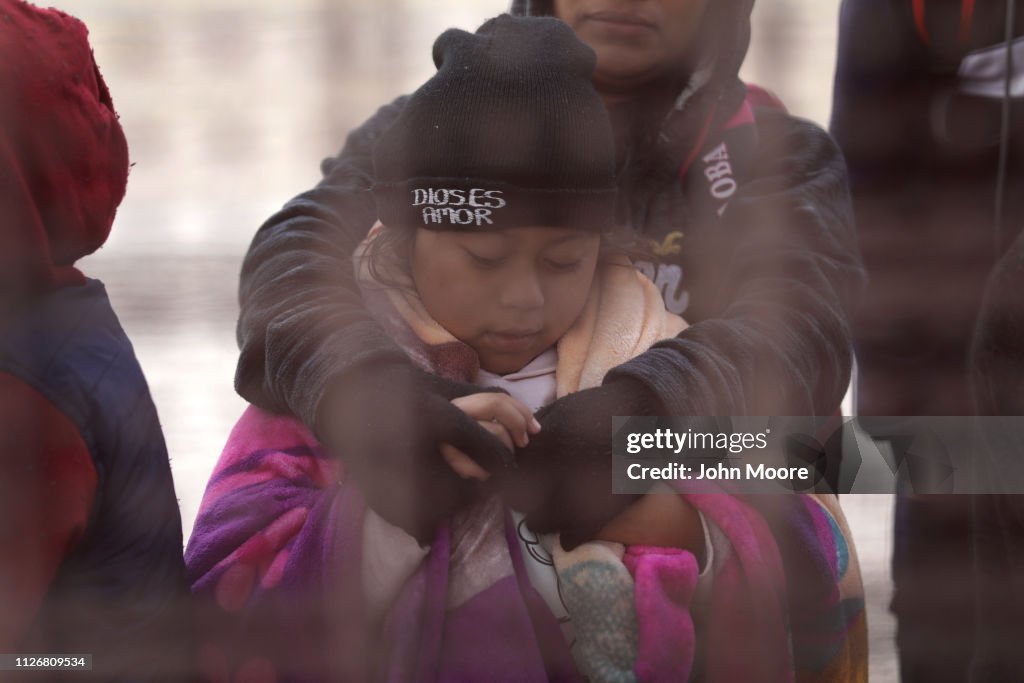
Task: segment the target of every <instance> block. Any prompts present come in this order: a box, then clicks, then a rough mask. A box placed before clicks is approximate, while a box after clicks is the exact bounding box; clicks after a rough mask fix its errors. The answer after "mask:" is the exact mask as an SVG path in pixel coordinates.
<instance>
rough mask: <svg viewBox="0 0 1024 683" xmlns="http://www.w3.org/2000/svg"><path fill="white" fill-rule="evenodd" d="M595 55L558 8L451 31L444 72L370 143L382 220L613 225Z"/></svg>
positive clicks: (443, 224) (598, 228) (611, 152)
mask: <svg viewBox="0 0 1024 683" xmlns="http://www.w3.org/2000/svg"><path fill="white" fill-rule="evenodd" d="M595 62H596V58H595V55H594V53H593V51H592V50H591V49H590V48H589V47H587V46H586V45H584V44H583V43H582V42H580V41H579V39H578V38H577V37H576V35H575V34H574V33H573V31H572V29H571V28H569V26H568V25H566V24H565V23H564V22H562V21H559V20H557V19H553V18H550V17H513V16H510V15H507V14H503V15H501V16H499V17H497V18H495V19H491V20H490V21H488V22H487V23H485V24H484V25H483V26H481V27H480V28H479V29H478V30H477V32H476V33H475V34H471V33H467V32H465V31H461V30H457V29H449V30H448V31H445V32H444V33H443V34H442V35H441V37H439V38H438V39H437V42H435V43H434V63H435V64H436V65H437V73H436V74H435V75H434V76H433V78H431V79H430V80H429V81H427V82H426V83H425V84H424V85H423V86H422V87H421V88H420V89H419V90H417V91H416V92H414V93H413V94H412V95H411V96H410V98H409V100H408V101H407V103H406V105H405V108H404V110H403V111H402V113H401V114H400V115H399V117H398V118H397V119H396V120H395V123H394V124H393V125H392V126H391V127H390V128H388V129H387V130H386V131H385V132H384V133H383V135H382V136H381V138H380V140H379V141H378V143H377V146H376V148H375V150H374V169H375V172H376V183H375V184H374V188H373V191H374V196H375V198H376V200H377V211H378V217H379V218H380V220H381V222H382V223H384V225H386V226H388V227H392V228H394V227H404V228H428V229H432V230H463V231H479V230H501V229H505V228H515V227H565V228H575V229H580V230H587V231H592V232H609V231H611V230H612V228H613V219H614V215H615V149H614V140H613V136H612V129H611V123H610V122H609V120H608V114H607V111H606V110H605V106H604V103H603V101H602V100H601V97H600V96H599V95H598V94H597V91H596V90H595V89H594V86H593V85H592V83H591V75H592V73H593V70H594V64H595Z"/></svg>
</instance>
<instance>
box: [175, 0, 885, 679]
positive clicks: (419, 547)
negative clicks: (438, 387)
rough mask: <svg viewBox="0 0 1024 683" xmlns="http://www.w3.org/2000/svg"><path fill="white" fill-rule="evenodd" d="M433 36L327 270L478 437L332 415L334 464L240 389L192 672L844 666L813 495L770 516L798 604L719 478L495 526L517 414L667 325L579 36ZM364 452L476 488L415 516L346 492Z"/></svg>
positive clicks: (838, 604)
mask: <svg viewBox="0 0 1024 683" xmlns="http://www.w3.org/2000/svg"><path fill="white" fill-rule="evenodd" d="M434 57H435V61H436V63H437V66H438V71H437V74H436V75H435V76H434V77H433V78H431V79H430V80H429V81H428V82H427V83H426V84H424V86H422V87H421V88H420V89H418V90H417V91H416V92H415V93H413V94H412V95H411V96H410V97H409V99H408V101H407V102H406V103H405V106H404V107H403V110H402V113H401V114H400V115H399V116H398V117H397V118H396V119H395V121H394V123H393V124H392V125H391V126H390V127H389V128H387V129H386V130H385V131H384V132H383V133H382V134H381V136H380V138H379V139H378V141H377V143H376V145H375V147H374V151H373V167H374V179H375V180H374V184H373V195H374V198H375V205H376V214H377V216H378V217H379V219H380V221H381V223H380V224H379V225H378V226H377V227H375V228H374V229H373V230H371V231H370V234H369V236H368V237H367V239H366V240H364V242H363V244H362V245H361V246H360V247H359V248H358V249H357V250H356V253H355V256H354V267H355V271H356V277H357V281H358V283H359V285H360V287H361V288H362V293H363V298H364V300H365V301H366V303H367V306H368V308H369V310H370V312H371V314H372V315H374V318H375V320H377V321H378V322H379V324H380V325H381V327H382V329H383V330H385V332H386V333H387V334H388V335H389V336H390V337H391V338H392V339H393V340H394V342H395V343H396V344H398V345H399V346H400V347H401V348H402V349H403V350H404V351H405V352H407V353H409V355H410V356H411V357H412V358H413V359H414V360H415V362H416V364H417V366H418V367H420V368H422V369H423V370H424V371H425V372H427V373H429V375H427V377H429V378H435V377H438V378H443V379H444V380H445V381H446V382H447V383H448V384H449V386H457V385H461V386H462V387H463V391H462V392H461V393H464V394H465V395H463V396H459V397H456V398H454V399H452V400H451V402H450V404H451V405H452V406H454V407H455V408H456V409H457V411H461V412H462V413H464V414H463V415H459V414H458V412H456V413H455V415H456V418H457V419H458V421H459V423H461V424H460V425H458V426H459V427H460V428H462V429H465V430H470V428H472V427H474V425H475V424H479V425H480V427H482V428H483V429H484V430H486V431H487V432H489V433H491V434H493V435H494V436H496V437H497V438H496V439H492V440H491V441H492V444H491V445H490V446H489V452H488V459H487V460H481V462H476V461H474V460H473V459H471V458H469V457H468V456H467V455H466V454H465V453H463V452H461V451H460V450H459V449H457V448H455V447H453V446H452V445H450V444H442V446H441V455H442V457H441V458H438V459H437V460H436V461H429V460H423V461H411V460H410V459H409V458H408V457H407V454H402V453H390V452H379V453H377V454H376V458H375V459H374V460H372V461H370V462H360V461H358V460H355V461H352V460H350V459H348V458H347V457H346V453H345V449H346V448H347V447H348V446H349V445H350V444H351V445H358V440H359V439H361V438H363V437H362V436H361V434H360V433H359V432H358V431H356V432H355V433H353V434H352V435H348V436H346V435H344V434H339V435H338V438H339V440H340V441H341V446H340V449H341V450H339V451H337V453H338V455H339V456H340V459H341V463H343V464H342V465H340V466H339V463H338V460H336V459H334V458H332V457H330V456H329V454H328V453H327V452H326V451H325V450H324V449H323V448H322V446H321V445H320V443H319V442H317V440H316V439H315V438H314V437H313V435H312V434H310V433H309V431H308V430H307V429H306V428H305V427H303V426H302V424H301V423H300V422H299V421H298V420H297V419H296V418H294V417H285V416H278V415H273V414H271V413H268V412H265V411H263V410H260V409H257V408H255V407H250V408H249V409H248V410H247V411H246V413H245V414H244V415H243V417H242V418H241V420H240V421H239V423H238V424H237V425H236V427H235V430H234V431H233V433H232V435H231V437H230V439H229V442H228V444H227V446H226V447H225V449H224V452H223V454H222V456H221V459H220V461H219V462H218V464H217V466H216V468H215V471H214V474H213V476H212V478H211V482H210V485H209V487H208V489H207V493H206V496H205V497H204V500H203V504H202V508H201V512H200V515H199V519H198V520H197V524H196V528H195V531H194V533H193V537H192V539H191V540H190V542H189V550H188V553H187V558H188V564H189V573H190V580H191V581H192V583H193V587H194V590H195V591H196V594H197V596H198V597H199V598H200V600H201V601H202V605H203V618H202V620H201V624H202V629H203V633H204V643H203V652H204V656H203V662H204V668H205V669H206V672H207V675H208V676H210V677H211V678H213V679H216V678H226V677H230V676H233V675H235V674H236V672H237V675H238V676H240V677H243V678H244V677H245V675H253V673H252V672H255V671H260V672H262V674H263V675H264V676H268V677H271V676H272V677H280V678H285V679H290V678H291V677H293V676H295V677H299V678H302V679H303V680H308V679H313V680H327V679H335V678H341V679H346V678H347V679H352V680H369V679H376V678H378V677H379V678H380V679H387V680H396V679H400V680H406V679H411V678H419V677H420V676H421V675H424V674H427V673H429V674H431V675H439V676H440V677H441V678H445V679H452V680H513V679H514V680H537V681H541V680H579V679H580V677H582V678H583V679H584V680H590V681H595V682H596V681H613V680H624V679H625V680H628V679H629V678H631V677H633V676H634V675H635V676H638V677H640V678H643V679H646V680H690V679H699V680H712V681H713V680H720V681H731V680H754V679H757V680H762V681H788V680H792V679H793V677H794V675H797V676H799V677H800V679H801V680H807V681H812V680H813V681H856V680H863V679H864V676H865V664H866V656H865V655H866V650H865V646H864V639H865V632H864V621H863V617H862V613H863V599H862V588H861V586H860V579H859V570H858V567H857V562H856V556H855V553H854V552H853V550H852V547H851V546H850V542H849V532H848V529H846V525H845V521H844V519H843V516H842V513H841V511H840V510H839V507H838V504H837V501H836V498H835V497H834V496H821V497H812V496H806V497H800V500H799V501H798V505H799V508H798V509H797V511H796V512H794V513H793V514H792V516H791V517H789V518H785V519H783V518H778V519H775V520H773V521H774V522H775V524H776V527H778V526H779V525H782V524H790V523H792V524H793V525H794V527H796V528H797V531H798V532H799V525H800V524H801V523H803V522H804V521H806V520H810V521H812V522H813V524H814V525H815V531H814V532H813V533H812V534H811V535H809V536H803V537H802V540H803V545H802V549H803V550H802V552H803V555H802V558H801V562H802V563H803V564H804V565H805V566H813V567H814V568H815V570H816V571H817V572H820V573H819V574H816V576H815V578H814V579H812V582H813V583H814V591H813V595H814V596H815V601H814V602H813V603H809V602H805V603H802V604H801V605H800V606H799V607H800V611H799V612H794V613H789V612H787V607H788V606H787V604H786V599H785V597H784V596H785V594H786V588H785V586H786V584H787V579H788V578H790V577H786V576H785V575H784V574H783V568H782V563H781V561H780V558H779V554H778V553H779V550H778V547H777V545H776V542H775V539H774V538H773V537H772V535H771V531H770V530H769V528H768V526H767V525H766V524H765V520H764V519H762V518H761V517H759V516H758V515H757V512H756V511H755V509H754V507H752V506H751V505H749V504H748V503H747V502H745V501H743V500H742V499H741V498H739V497H733V496H728V495H698V492H697V491H690V490H688V489H687V487H685V485H681V486H680V488H679V489H677V490H676V491H673V490H672V489H668V490H667V491H666V492H665V495H650V496H645V497H639V498H638V497H635V496H634V497H627V498H630V500H631V501H633V504H632V505H630V507H628V508H626V509H625V510H624V511H623V512H622V513H620V514H619V515H618V516H616V517H615V518H613V519H612V520H611V521H609V522H608V523H607V524H605V525H604V526H603V527H602V528H601V529H600V530H598V531H597V532H596V535H597V537H598V538H599V539H600V540H599V541H595V542H586V543H582V544H580V543H576V544H573V543H571V542H570V543H568V544H567V543H565V542H561V541H560V539H559V538H558V536H550V535H545V534H539V535H538V534H535V533H533V532H532V531H531V530H530V529H529V528H528V525H524V524H521V523H518V524H516V523H515V521H516V520H521V518H522V516H521V515H518V514H517V513H512V514H511V515H510V514H509V512H508V511H507V510H506V508H505V507H504V506H503V505H501V501H500V499H499V498H497V497H495V496H494V495H493V492H494V491H495V490H496V489H495V488H494V487H489V486H487V485H486V484H481V483H480V482H488V483H491V482H496V483H497V489H498V490H500V489H501V487H502V479H503V478H504V477H506V476H508V471H507V469H506V466H505V465H504V464H503V462H502V458H503V457H504V458H506V459H507V458H509V457H510V456H511V455H512V449H513V447H515V446H519V447H525V446H527V445H528V444H529V442H530V441H531V440H533V439H536V438H539V437H540V436H541V435H542V434H543V428H542V427H541V425H540V423H538V422H537V421H536V419H535V418H534V417H533V413H534V412H535V411H538V410H542V409H543V408H544V406H547V405H549V404H552V403H553V402H554V401H555V400H556V396H567V395H572V394H573V393H575V392H577V391H578V390H581V389H582V390H586V388H588V387H592V386H594V385H596V384H598V383H599V382H600V381H601V379H602V378H603V377H604V376H605V373H606V372H607V370H608V369H609V368H611V367H614V366H617V365H619V364H621V363H622V362H624V361H627V360H629V359H630V358H631V357H633V356H635V355H637V354H639V353H643V352H644V351H646V350H647V348H648V347H649V346H650V345H651V344H653V343H654V342H656V341H658V340H660V339H663V338H668V337H671V336H673V335H675V334H677V333H679V332H680V331H682V330H683V329H684V328H685V323H684V321H683V320H682V318H680V317H679V316H677V315H674V314H672V313H669V312H668V311H667V310H666V308H665V303H664V301H663V299H662V295H661V293H660V292H659V291H658V289H657V288H656V287H655V285H654V283H652V282H651V281H650V280H649V279H647V278H645V277H644V276H643V275H642V274H641V273H639V272H638V271H637V270H636V269H635V268H633V267H632V265H631V263H630V261H629V260H628V259H627V258H626V257H625V255H624V254H623V253H622V249H617V248H616V247H615V246H614V238H613V231H614V228H615V222H616V221H615V215H614V213H615V212H614V207H615V198H616V194H617V192H616V184H615V180H616V178H615V146H614V138H613V135H612V129H611V123H610V121H609V119H608V115H607V112H606V109H605V106H604V103H603V102H602V99H601V98H600V96H599V95H598V93H597V91H596V90H595V89H594V87H593V84H592V83H591V75H592V73H593V68H594V64H595V55H594V53H593V52H592V51H591V50H590V49H589V48H587V47H586V46H585V45H584V44H583V43H581V42H580V41H579V40H578V39H577V37H576V36H575V35H574V33H573V32H572V30H571V29H570V28H569V27H568V26H566V25H565V24H564V23H563V22H561V21H558V20H556V19H554V18H549V17H511V16H509V15H503V16H501V17H498V18H497V19H493V20H491V21H489V22H487V23H485V24H484V25H483V26H482V27H481V28H480V29H479V30H478V31H477V33H476V34H475V35H471V34H468V33H466V32H463V31H459V30H455V29H453V30H450V31H448V32H446V33H445V34H443V35H442V36H441V37H440V38H439V39H438V41H437V42H436V44H435V47H434ZM437 381H438V383H439V384H444V383H445V382H442V381H441V379H438V380H437ZM481 387H491V388H496V389H499V390H500V391H498V392H494V391H489V392H484V393H482V392H481ZM392 391H394V392H395V396H396V401H398V400H401V397H400V395H399V392H401V391H402V387H401V386H395V387H392ZM505 392H507V393H505ZM540 415H542V416H543V412H541V413H540ZM388 417H389V414H385V415H383V416H382V419H384V420H386V419H388ZM481 465H482V466H481ZM366 467H369V468H380V469H383V470H384V472H383V473H376V478H377V480H378V481H379V480H383V479H388V480H393V481H394V480H404V479H411V480H413V481H418V482H419V485H420V486H427V485H432V484H433V482H436V481H444V478H443V477H442V475H443V474H454V475H455V476H456V477H457V478H459V480H460V481H465V482H466V485H467V486H466V487H465V488H468V489H471V490H473V491H474V493H475V494H478V495H474V497H473V498H470V499H468V500H466V501H465V502H464V505H463V506H462V507H460V509H459V510H458V511H457V512H456V513H455V514H454V515H453V516H452V517H451V518H450V519H448V520H443V521H442V523H441V526H440V527H439V528H438V529H437V530H435V531H434V533H433V535H432V536H429V537H427V536H421V537H420V538H419V540H418V539H417V538H414V537H413V536H412V535H409V534H407V533H405V532H404V531H402V530H401V529H400V528H398V527H397V526H394V525H392V524H390V523H388V522H387V521H386V519H384V518H382V516H379V515H378V514H377V513H375V512H374V511H373V510H372V509H367V508H366V505H365V503H364V501H363V499H362V497H363V494H364V493H367V498H372V497H373V496H374V495H380V496H385V495H387V493H388V492H387V491H385V490H381V491H372V490H371V491H369V492H367V488H366V482H367V481H368V480H370V481H373V480H374V478H373V476H372V475H368V474H367V473H366V472H364V471H363V470H362V468H366ZM406 467H411V468H418V470H416V471H412V472H404V471H401V469H402V468H406ZM432 470H435V471H432ZM438 470H439V471H438ZM488 470H490V472H492V473H493V477H492V476H491V475H490V474H489V473H488ZM674 492H675V493H678V494H681V495H672V494H673V493H674ZM489 493H490V495H488V494H489ZM794 498H795V497H794ZM325 578H326V580H325ZM804 579H806V577H805V576H802V577H801V580H804ZM802 588H805V587H802ZM556 618H557V621H556ZM339 622H340V623H339ZM809 626H811V628H808V627H809ZM559 627H561V631H562V633H561V636H562V637H559ZM823 629H824V630H828V631H829V634H828V636H826V637H822V630H823ZM288 632H302V633H303V634H304V636H305V638H304V641H303V643H302V644H301V645H299V646H297V645H296V644H295V643H294V642H293V641H291V640H290V639H287V638H284V637H283V636H284V635H285V633H288ZM552 636H553V638H552ZM808 638H810V639H813V641H814V643H815V646H814V653H813V654H814V657H813V666H811V667H807V661H802V662H801V663H800V665H801V667H802V668H800V669H797V664H796V662H795V661H794V657H793V655H792V650H791V642H793V641H795V642H800V643H803V642H806V639H808ZM329 644H330V645H329ZM331 645H333V647H331ZM325 652H332V653H334V654H333V661H332V660H329V659H325V658H324V657H323V654H324V653H325ZM808 654H809V653H806V652H805V653H804V655H805V656H806V655H808Z"/></svg>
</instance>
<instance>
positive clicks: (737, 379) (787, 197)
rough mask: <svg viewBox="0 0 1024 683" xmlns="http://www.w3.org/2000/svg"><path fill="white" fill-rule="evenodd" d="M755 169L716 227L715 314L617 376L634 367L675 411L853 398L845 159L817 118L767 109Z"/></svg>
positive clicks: (781, 406) (757, 408)
mask: <svg viewBox="0 0 1024 683" xmlns="http://www.w3.org/2000/svg"><path fill="white" fill-rule="evenodd" d="M758 126H759V131H760V134H761V143H760V145H759V147H758V153H757V159H756V162H755V169H754V175H753V178H754V179H753V180H752V181H750V182H748V183H746V184H745V186H744V187H743V188H742V189H741V190H740V192H738V193H737V195H736V197H735V198H734V199H733V200H732V201H731V202H730V204H729V208H728V210H727V211H726V214H725V215H724V216H723V221H722V223H721V225H719V226H718V227H717V228H716V230H717V233H716V238H715V239H716V240H720V241H722V242H723V243H726V242H727V243H728V244H729V245H730V246H729V248H728V249H717V250H715V251H714V253H709V254H707V255H702V256H701V257H702V258H704V257H705V256H706V257H707V258H714V259H716V260H715V263H714V265H715V267H714V268H709V269H706V270H709V272H713V273H714V275H713V276H710V279H709V281H708V282H705V283H701V282H698V283H695V284H694V287H700V286H705V287H711V288H713V290H714V298H715V300H716V303H715V304H714V305H713V307H712V310H713V311H714V314H713V315H711V316H709V317H707V318H705V319H703V320H701V321H700V322H697V323H696V324H694V325H692V326H690V327H689V328H687V329H686V330H685V331H683V333H682V334H680V335H679V336H678V337H676V338H674V339H669V340H665V341H662V342H659V343H657V344H655V346H654V347H653V348H652V349H651V350H650V351H648V352H647V353H645V354H642V355H641V356H638V357H637V358H636V359H634V360H633V361H630V362H629V363H627V364H625V365H623V366H620V368H618V369H616V370H615V371H613V372H612V373H610V374H609V377H608V379H609V380H613V379H614V378H615V377H617V376H621V375H629V376H632V377H634V378H637V379H639V380H641V381H642V382H644V383H645V384H646V385H647V386H648V387H650V388H652V389H653V390H654V391H655V392H656V393H657V395H658V397H659V398H660V399H661V401H662V403H663V405H664V407H665V408H666V410H668V411H669V412H670V413H671V414H678V415H821V414H826V415H827V414H830V413H831V412H833V411H834V410H835V409H836V408H838V407H839V404H840V402H841V400H842V397H843V395H844V393H845V391H846V387H847V384H848V383H849V379H850V367H851V362H852V349H851V343H850V330H849V325H848V322H847V311H848V310H849V308H850V307H851V306H852V303H853V300H854V299H855V298H856V297H857V296H858V295H859V292H860V288H861V286H862V283H863V278H864V274H863V268H862V266H861V261H860V255H859V251H858V249H857V242H856V236H855V232H854V226H853V218H852V215H851V209H850V197H849V190H848V188H847V177H846V168H845V164H844V163H843V160H842V157H841V155H840V153H839V150H838V149H837V147H836V145H835V143H834V142H833V141H832V139H831V138H830V137H829V136H828V135H827V134H826V133H825V132H824V131H822V130H821V129H819V128H818V127H816V126H814V125H813V124H811V123H808V122H806V121H800V120H798V119H794V118H792V117H790V116H788V115H786V114H783V113H781V112H768V111H759V112H758Z"/></svg>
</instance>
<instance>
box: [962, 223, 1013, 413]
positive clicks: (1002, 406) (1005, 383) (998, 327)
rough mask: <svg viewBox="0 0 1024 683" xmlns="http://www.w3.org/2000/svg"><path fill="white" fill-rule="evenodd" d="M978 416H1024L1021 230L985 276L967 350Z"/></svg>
mask: <svg viewBox="0 0 1024 683" xmlns="http://www.w3.org/2000/svg"><path fill="white" fill-rule="evenodd" d="M971 381H972V385H973V392H974V402H975V406H976V408H977V410H978V414H979V415H1024V232H1022V233H1021V234H1020V235H1019V236H1018V237H1017V240H1016V241H1015V242H1014V244H1013V246H1011V247H1010V249H1009V250H1008V251H1007V252H1006V254H1005V255H1004V256H1003V258H1002V259H1000V261H999V262H998V263H997V264H996V266H995V268H994V269H993V270H992V274H991V275H990V276H989V279H988V283H987V285H986V289H985V297H984V299H983V300H982V304H981V311H980V312H979V314H978V322H977V329H976V331H975V334H974V340H973V345H972V348H971Z"/></svg>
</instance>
